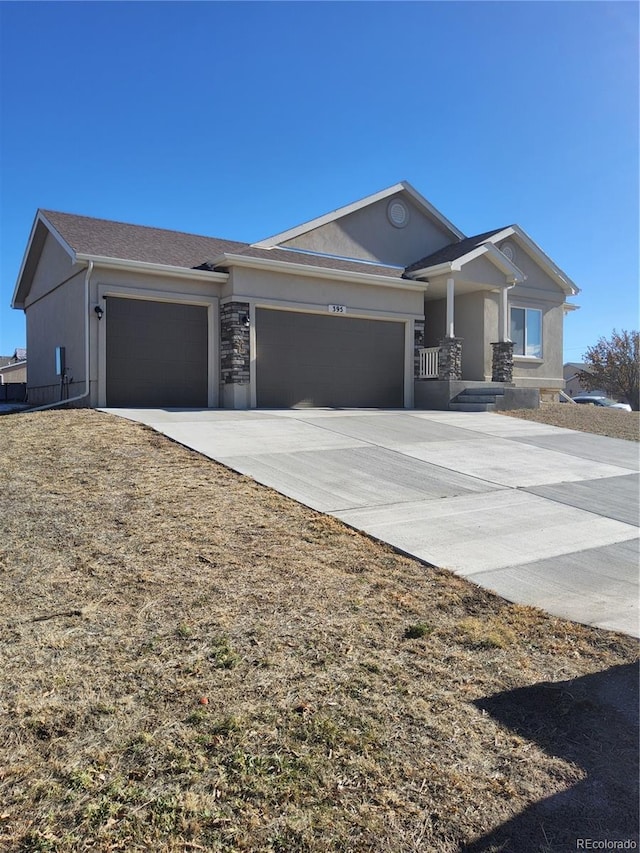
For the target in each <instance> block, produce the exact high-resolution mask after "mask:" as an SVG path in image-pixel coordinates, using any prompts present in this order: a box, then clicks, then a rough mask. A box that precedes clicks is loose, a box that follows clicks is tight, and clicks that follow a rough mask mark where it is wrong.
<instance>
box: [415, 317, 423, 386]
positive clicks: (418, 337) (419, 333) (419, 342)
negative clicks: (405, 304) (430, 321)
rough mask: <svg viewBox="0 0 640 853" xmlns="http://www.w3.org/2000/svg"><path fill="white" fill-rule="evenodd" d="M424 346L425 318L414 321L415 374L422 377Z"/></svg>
mask: <svg viewBox="0 0 640 853" xmlns="http://www.w3.org/2000/svg"><path fill="white" fill-rule="evenodd" d="M423 346H424V320H414V321H413V376H414V378H415V379H419V378H420V350H421V349H422V348H423Z"/></svg>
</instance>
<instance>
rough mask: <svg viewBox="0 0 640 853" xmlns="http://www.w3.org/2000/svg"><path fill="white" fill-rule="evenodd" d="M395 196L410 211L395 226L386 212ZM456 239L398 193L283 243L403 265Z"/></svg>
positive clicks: (289, 245) (284, 244) (316, 250)
mask: <svg viewBox="0 0 640 853" xmlns="http://www.w3.org/2000/svg"><path fill="white" fill-rule="evenodd" d="M394 200H402V202H403V203H404V204H405V205H406V207H407V209H408V211H409V221H408V223H407V224H406V225H405V226H404V228H396V227H395V226H394V225H392V224H391V222H390V221H389V218H388V216H387V209H388V206H389V204H390V203H391V202H392V201H394ZM455 239H456V238H455V237H454V236H453V235H452V234H450V233H449V232H448V231H447V230H446V229H445V228H444V226H442V225H440V224H436V223H435V222H434V221H433V220H432V219H430V218H429V217H427V216H426V215H425V214H424V213H422V212H421V211H420V210H418V208H417V207H416V205H415V204H413V202H412V201H411V200H410V199H409V198H408V197H407V196H405V195H403V194H402V193H398V195H396V196H392V197H391V198H387V199H383V200H382V201H379V202H376V203H375V204H372V205H370V206H368V207H365V208H362V209H361V210H357V211H355V212H354V213H350V214H348V215H347V216H343V217H341V218H340V219H338V220H336V221H334V222H328V223H327V224H326V225H321V226H320V227H319V228H316V229H315V230H314V231H310V232H309V233H308V234H303V235H301V236H300V237H296V238H294V239H293V240H289V241H287V242H286V243H283V244H282V245H283V246H288V247H291V248H297V249H307V250H310V251H314V252H324V253H327V254H333V255H341V256H343V257H348V258H362V259H363V260H368V261H381V262H382V263H385V264H397V265H398V266H403V267H405V266H408V265H409V264H412V263H413V262H414V261H418V260H420V259H421V258H424V257H426V256H427V255H430V254H431V253H432V252H435V251H436V250H437V249H441V248H442V247H443V246H446V245H448V244H449V243H451V242H453V241H454V240H455Z"/></svg>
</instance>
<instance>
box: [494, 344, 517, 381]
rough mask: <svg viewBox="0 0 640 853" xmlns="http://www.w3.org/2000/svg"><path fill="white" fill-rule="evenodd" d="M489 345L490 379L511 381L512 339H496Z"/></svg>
mask: <svg viewBox="0 0 640 853" xmlns="http://www.w3.org/2000/svg"><path fill="white" fill-rule="evenodd" d="M491 346H492V347H493V358H492V361H491V381H492V382H513V341H497V342H496V343H492V344H491Z"/></svg>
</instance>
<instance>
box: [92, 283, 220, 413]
mask: <svg viewBox="0 0 640 853" xmlns="http://www.w3.org/2000/svg"><path fill="white" fill-rule="evenodd" d="M105 320H106V323H107V405H108V406H187V407H205V406H206V405H207V402H208V400H207V361H208V335H207V309H206V307H203V306H200V305H184V304H183V303H177V302H151V301H148V300H146V299H120V298H115V297H112V296H110V297H109V298H108V299H107V310H106V312H105Z"/></svg>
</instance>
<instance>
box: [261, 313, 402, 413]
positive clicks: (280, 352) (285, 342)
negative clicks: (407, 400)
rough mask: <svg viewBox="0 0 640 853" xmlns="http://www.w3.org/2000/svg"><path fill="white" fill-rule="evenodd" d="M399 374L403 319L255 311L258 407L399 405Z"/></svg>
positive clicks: (400, 397) (400, 388)
mask: <svg viewBox="0 0 640 853" xmlns="http://www.w3.org/2000/svg"><path fill="white" fill-rule="evenodd" d="M403 377H404V324H403V323H391V322H386V321H381V320H360V319H356V318H352V317H336V316H331V315H329V316H327V315H322V314H299V313H295V312H292V311H273V310H270V309H266V308H260V309H258V310H257V311H256V378H257V404H258V406H260V407H266V408H290V407H292V406H338V407H341V406H364V407H369V406H372V407H377V406H379V407H384V408H394V407H401V406H402V405H403V402H404V393H403V391H404V378H403Z"/></svg>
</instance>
